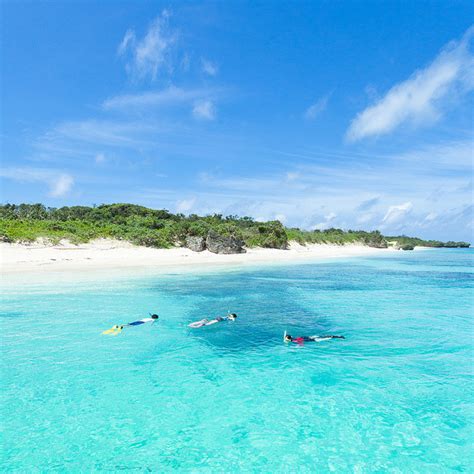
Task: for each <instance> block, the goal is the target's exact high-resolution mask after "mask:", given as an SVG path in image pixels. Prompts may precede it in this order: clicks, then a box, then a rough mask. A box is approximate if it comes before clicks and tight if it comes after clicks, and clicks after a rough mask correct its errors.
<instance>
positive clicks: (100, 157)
mask: <svg viewBox="0 0 474 474" xmlns="http://www.w3.org/2000/svg"><path fill="white" fill-rule="evenodd" d="M95 162H96V163H97V164H100V163H104V162H105V155H104V154H103V153H97V155H95Z"/></svg>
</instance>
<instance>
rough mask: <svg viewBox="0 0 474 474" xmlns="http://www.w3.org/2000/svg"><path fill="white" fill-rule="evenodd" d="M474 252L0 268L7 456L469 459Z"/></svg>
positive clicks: (27, 463) (68, 461)
mask: <svg viewBox="0 0 474 474" xmlns="http://www.w3.org/2000/svg"><path fill="white" fill-rule="evenodd" d="M473 256H474V253H473V251H472V250H429V251H417V252H403V253H401V252H400V253H396V254H394V255H389V256H384V257H376V258H358V259H351V260H345V261H334V262H323V263H319V264H309V265H294V266H293V265H285V266H281V267H277V266H267V267H259V268H252V269H235V270H232V271H225V272H221V273H217V272H216V273H202V274H195V275H189V274H188V275H183V274H175V275H155V276H151V275H148V276H137V275H136V276H129V277H124V276H123V275H122V276H121V277H120V278H113V279H104V278H99V277H97V281H92V280H89V281H83V280H82V281H77V282H74V281H62V282H60V283H57V282H56V283H54V285H53V284H52V283H49V284H48V283H39V282H37V281H36V282H35V283H29V284H26V283H25V282H22V283H21V284H20V283H19V280H18V278H17V280H18V281H17V283H14V284H12V283H11V282H4V288H3V290H4V291H3V297H2V311H1V331H2V339H1V342H2V361H1V362H2V431H3V434H2V447H3V449H2V453H1V456H2V459H1V462H2V463H1V468H2V470H12V471H29V472H31V471H43V472H45V471H48V472H54V471H57V472H60V471H62V472H64V471H69V472H70V471H76V472H77V471H88V472H90V471H103V470H108V471H119V470H125V471H130V470H136V471H139V472H147V471H154V472H169V471H172V470H177V471H182V472H187V471H190V470H193V471H209V472H222V471H227V472H229V471H230V472H239V471H244V472H249V471H251V472H272V473H274V472H329V471H336V472H404V473H405V472H472V471H473V469H474V464H473V456H472V451H471V448H472V441H473V432H472V427H473V399H474V396H473V395H474V393H473V392H474V390H473V383H472V369H473V361H472V360H473V359H472V356H473V352H472V347H473V346H472V343H473V319H472V318H473V304H474V301H473V286H474V278H473V266H472V264H473ZM91 278H93V277H91ZM228 309H230V310H231V311H235V312H236V313H238V315H239V319H238V320H237V322H235V323H222V324H218V325H215V326H213V327H209V328H204V329H201V330H189V329H188V328H187V324H188V323H189V322H191V321H194V320H196V319H201V318H202V317H204V316H214V315H217V314H223V313H225V312H226V311H227V310H228ZM149 311H157V312H158V313H159V314H160V316H161V319H160V321H159V322H158V323H157V324H155V325H151V326H150V325H146V326H140V327H133V328H128V329H126V330H124V331H123V332H122V334H121V335H119V336H118V337H106V336H101V335H100V333H101V331H102V330H104V329H107V328H109V327H111V326H112V325H113V324H115V323H120V322H128V321H132V320H134V319H139V318H141V317H144V316H146V315H147V313H148V312H149ZM285 329H287V330H288V331H289V332H291V334H293V335H300V334H304V335H312V334H324V333H332V334H343V335H345V336H346V338H347V339H346V340H345V341H341V340H334V341H329V342H324V343H319V344H306V345H305V346H303V347H288V346H286V345H284V344H283V343H282V333H283V331H284V330H285Z"/></svg>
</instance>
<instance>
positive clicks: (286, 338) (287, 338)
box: [285, 334, 293, 342]
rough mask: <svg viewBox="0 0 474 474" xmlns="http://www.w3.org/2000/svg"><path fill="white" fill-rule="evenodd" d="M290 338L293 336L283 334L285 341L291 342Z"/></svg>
mask: <svg viewBox="0 0 474 474" xmlns="http://www.w3.org/2000/svg"><path fill="white" fill-rule="evenodd" d="M292 340H293V338H292V337H291V336H290V335H289V334H287V335H286V336H285V342H291V341H292Z"/></svg>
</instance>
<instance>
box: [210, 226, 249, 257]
mask: <svg viewBox="0 0 474 474" xmlns="http://www.w3.org/2000/svg"><path fill="white" fill-rule="evenodd" d="M243 245H244V242H243V241H242V240H240V239H237V238H236V237H225V236H223V235H220V234H218V233H217V232H215V231H213V230H210V231H209V233H208V234H207V238H206V247H207V249H208V250H209V252H212V253H223V254H231V253H245V252H246V250H245V249H244V248H243Z"/></svg>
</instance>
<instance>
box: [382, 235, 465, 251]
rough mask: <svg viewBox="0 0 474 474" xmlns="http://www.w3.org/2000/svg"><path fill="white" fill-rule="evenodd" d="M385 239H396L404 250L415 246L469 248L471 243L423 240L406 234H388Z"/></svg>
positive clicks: (389, 240)
mask: <svg viewBox="0 0 474 474" xmlns="http://www.w3.org/2000/svg"><path fill="white" fill-rule="evenodd" d="M385 239H386V240H387V242H391V241H396V242H397V243H398V245H399V246H400V248H402V249H403V250H413V248H415V247H435V248H441V247H445V248H467V247H470V245H471V244H469V243H468V242H453V241H452V240H450V241H448V242H441V241H439V240H423V239H419V238H418V237H407V236H406V235H399V236H396V237H390V236H386V237H385ZM403 247H412V249H409V248H406V249H404V248H403Z"/></svg>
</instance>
